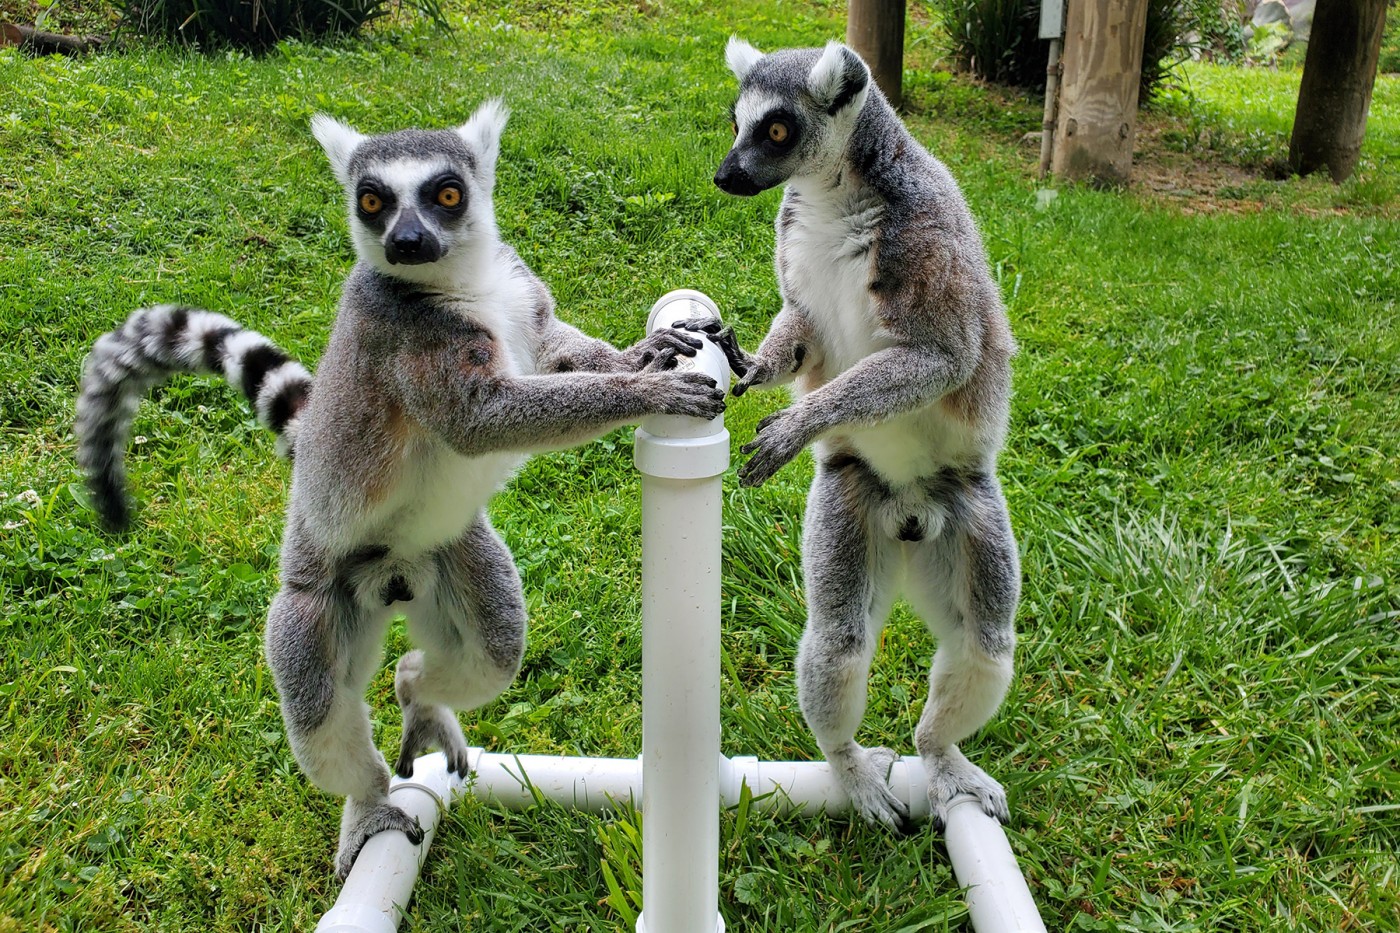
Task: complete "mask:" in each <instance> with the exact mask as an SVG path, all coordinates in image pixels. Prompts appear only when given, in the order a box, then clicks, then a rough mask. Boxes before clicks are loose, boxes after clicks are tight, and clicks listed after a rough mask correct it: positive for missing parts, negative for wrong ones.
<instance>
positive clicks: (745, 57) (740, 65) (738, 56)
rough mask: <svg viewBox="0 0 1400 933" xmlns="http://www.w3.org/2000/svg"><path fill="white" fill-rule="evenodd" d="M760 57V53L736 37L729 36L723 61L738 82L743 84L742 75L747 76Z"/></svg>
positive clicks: (761, 54) (761, 55)
mask: <svg viewBox="0 0 1400 933" xmlns="http://www.w3.org/2000/svg"><path fill="white" fill-rule="evenodd" d="M762 57H763V53H762V52H760V51H759V50H758V49H756V48H754V47H753V46H751V45H749V44H748V43H747V42H745V41H744V40H743V39H740V38H739V37H738V36H730V37H729V44H728V45H726V46H725V47H724V60H725V61H726V62H727V63H728V64H729V70H730V71H732V72H734V77H736V78H738V79H739V81H740V82H743V80H744V75H746V74H748V73H749V69H750V68H752V67H753V66H754V63H755V62H757V61H758V60H759V59H760V58H762Z"/></svg>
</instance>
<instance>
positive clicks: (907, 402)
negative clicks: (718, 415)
mask: <svg viewBox="0 0 1400 933" xmlns="http://www.w3.org/2000/svg"><path fill="white" fill-rule="evenodd" d="M726 58H727V60H728V64H729V67H730V69H731V70H732V71H733V72H734V75H735V76H736V77H737V78H738V79H739V98H738V101H737V103H736V104H735V106H734V110H733V125H734V132H735V140H734V146H733V148H732V149H731V150H730V151H729V154H728V155H726V156H725V158H724V161H723V163H722V164H721V165H720V167H719V171H718V173H717V174H716V175H715V184H717V185H718V186H719V187H720V188H722V189H723V190H725V191H727V192H729V193H730V194H738V195H751V194H756V193H758V192H760V191H764V190H766V189H768V188H772V187H774V186H776V185H780V184H784V183H786V185H787V190H786V193H785V194H784V196H783V202H782V207H781V208H780V209H779V212H778V218H777V249H776V266H777V273H778V280H779V283H780V287H781V291H782V298H783V307H782V310H781V311H780V312H779V314H778V316H777V318H776V319H775V320H774V321H773V324H772V327H771V329H770V330H769V332H768V335H767V337H765V338H764V340H763V342H762V344H761V345H760V346H759V348H758V350H757V351H756V352H755V353H754V354H753V355H749V354H746V353H744V352H743V351H742V350H740V349H739V348H738V345H737V344H736V343H735V342H734V340H733V334H732V331H729V332H725V333H717V332H716V331H717V328H715V327H710V328H709V330H710V331H711V333H712V335H713V336H715V337H716V338H717V339H718V340H719V342H720V343H721V345H722V346H727V347H728V352H729V354H730V357H731V363H732V365H733V367H734V370H735V372H736V373H741V374H742V378H741V379H740V381H739V382H738V383H737V385H736V386H735V388H734V394H735V395H741V394H743V392H744V391H745V390H747V389H749V388H751V387H769V386H776V385H781V384H784V383H788V382H795V391H794V393H793V394H794V396H795V401H794V402H793V404H792V405H791V407H789V408H787V409H784V410H782V411H780V412H777V413H775V414H773V415H769V416H768V417H767V418H765V419H763V420H762V421H761V422H760V423H759V425H758V431H757V434H756V436H755V438H754V440H753V441H752V442H750V443H749V444H747V445H745V446H744V448H743V450H744V451H745V452H749V453H752V454H753V456H752V458H751V459H749V460H748V461H747V462H746V463H745V464H744V465H743V467H742V468H741V470H740V478H741V479H742V481H743V482H744V483H745V484H746V485H750V486H756V485H758V484H760V483H762V482H764V481H765V480H767V479H768V478H769V477H770V476H772V475H773V474H774V473H775V472H777V470H778V469H779V468H780V467H782V466H783V464H785V463H787V462H788V461H789V460H791V459H792V458H793V457H795V456H797V454H798V453H800V452H801V450H802V449H803V448H804V447H806V446H807V445H808V444H813V443H814V444H815V445H816V478H815V479H814V481H813V483H812V488H811V492H810V494H809V497H808V500H807V517H806V525H805V531H804V536H803V564H804V567H803V569H804V574H805V580H806V588H807V601H808V612H809V618H808V621H807V627H806V631H805V633H804V635H803V637H802V642H801V645H800V647H799V651H798V659H797V689H798V698H799V702H800V705H801V707H802V712H803V715H804V716H805V718H806V720H807V723H808V725H809V726H810V727H811V729H812V731H813V733H814V734H815V737H816V739H817V743H818V744H819V745H820V746H821V749H822V752H823V753H824V754H825V755H826V757H827V760H828V761H829V762H830V763H831V765H832V768H833V770H834V771H835V773H836V774H837V776H838V777H839V778H840V780H841V782H842V784H843V785H844V787H845V789H846V790H847V791H848V792H849V793H850V796H851V799H852V801H853V802H854V804H855V806H856V807H857V808H858V810H859V812H860V813H861V814H862V815H863V816H864V817H865V818H866V819H867V820H869V821H872V822H879V823H884V824H887V825H891V826H898V825H901V824H903V823H904V822H905V821H906V819H907V812H906V809H905V807H904V805H903V804H902V803H901V802H900V801H899V800H897V799H896V798H895V796H894V795H893V794H892V793H891V792H890V790H889V787H888V785H887V783H886V778H887V772H888V768H889V766H890V764H891V762H892V760H893V759H894V757H895V753H894V752H893V751H891V750H890V749H887V748H869V749H868V748H862V747H861V746H860V745H858V744H856V741H855V733H856V728H857V726H859V724H860V720H861V717H862V715H863V714H864V711H865V700H866V682H867V678H868V675H869V670H870V664H871V661H872V659H873V657H874V654H875V646H876V642H877V639H878V636H879V633H880V630H881V628H882V627H883V625H884V623H885V619H886V616H887V615H888V613H889V611H890V608H891V606H892V604H893V602H894V600H895V598H896V597H897V596H899V595H901V594H902V595H903V596H905V597H906V598H907V599H908V600H909V601H910V602H911V603H912V604H913V606H914V608H915V609H916V611H918V613H919V614H920V615H921V616H922V617H923V619H924V621H925V624H926V625H927V626H928V627H929V629H930V630H931V632H932V633H933V635H934V636H935V637H936V638H937V639H938V650H937V653H936V654H935V655H934V659H933V666H932V669H931V670H930V672H929V694H928V702H927V704H926V705H925V706H924V711H923V715H922V716H921V717H920V719H919V724H918V727H917V728H916V730H915V733H914V738H915V744H916V746H917V748H918V751H919V754H920V756H921V757H922V759H923V764H924V768H925V770H926V771H927V773H928V779H929V785H928V786H929V800H930V802H931V804H932V809H933V814H934V818H935V820H936V821H937V822H938V823H939V824H940V825H941V824H942V821H943V818H944V817H945V816H946V812H947V810H946V808H947V805H948V802H949V801H950V800H951V799H952V797H953V796H954V795H956V794H959V793H964V792H966V793H971V794H973V795H975V796H976V797H977V799H978V800H979V801H980V803H981V805H982V808H983V809H984V810H986V811H987V812H988V813H989V814H991V815H993V816H996V817H998V818H999V819H1001V820H1003V821H1005V820H1006V819H1008V815H1009V814H1008V810H1007V804H1006V794H1005V792H1004V791H1003V790H1002V788H1001V785H999V784H998V783H997V782H996V781H994V780H993V779H992V778H991V777H989V776H988V775H987V774H986V773H984V772H983V771H982V770H981V769H980V768H978V767H977V766H976V765H974V764H972V763H971V762H969V761H968V760H967V758H965V757H964V756H963V754H962V753H961V752H960V751H959V750H958V747H957V743H958V742H959V741H961V740H962V739H964V738H966V737H967V736H969V735H971V734H972V733H973V732H974V731H975V730H976V729H977V728H979V727H980V726H981V725H982V724H983V723H985V722H986V721H987V720H988V719H989V718H991V716H992V714H993V713H994V712H996V709H997V707H998V706H999V705H1000V704H1001V700H1002V698H1003V696H1004V695H1005V694H1006V690H1007V687H1008V685H1009V684H1010V681H1011V673H1012V652H1013V648H1014V646H1015V640H1016V639H1015V633H1014V629H1013V617H1014V616H1015V613H1016V604H1017V601H1018V599H1019V596H1020V568H1019V563H1018V556H1017V551H1016V542H1015V539H1014V538H1013V537H1012V533H1011V525H1010V522H1009V520H1008V518H1007V512H1006V505H1005V501H1004V500H1003V497H1002V493H1001V487H1000V485H999V484H998V482H997V478H996V473H995V470H996V458H997V453H998V451H999V450H1000V449H1001V446H1002V444H1003V442H1004V440H1005V437H1006V430H1007V419H1008V410H1009V408H1008V406H1009V397H1010V363H1009V361H1010V358H1011V356H1012V354H1013V352H1014V351H1015V343H1014V341H1013V340H1012V337H1011V331H1010V327H1009V325H1008V323H1007V319H1006V313H1005V311H1004V309H1003V307H1002V303H1001V297H1000V295H999V293H998V291H997V286H996V283H995V282H994V281H993V280H992V277H991V275H990V273H989V270H988V267H987V259H986V253H985V251H984V249H983V246H982V240H981V237H980V236H979V234H978V232H977V227H976V224H975V223H974V221H973V218H972V215H971V213H970V212H969V211H968V208H967V204H966V202H965V201H964V200H963V196H962V194H961V192H960V191H959V189H958V186H957V183H956V182H955V181H954V180H953V177H952V176H951V175H950V174H949V172H948V170H947V168H945V167H944V165H943V164H942V163H941V162H939V161H938V160H937V159H935V158H934V157H933V156H931V155H930V154H929V153H928V152H927V151H926V150H925V149H924V147H923V146H921V145H919V143H918V142H917V141H916V140H915V139H914V137H913V136H911V135H910V134H909V131H908V130H907V129H906V128H905V127H904V125H903V123H901V122H900V120H899V118H898V117H897V116H896V115H895V113H894V111H893V110H892V109H891V108H890V105H889V103H888V102H887V101H886V100H885V97H884V96H883V95H882V94H881V93H880V91H879V89H878V88H875V87H873V86H872V83H871V80H870V71H869V69H868V68H867V67H866V65H865V63H864V62H863V61H861V59H860V57H859V56H857V55H856V54H855V53H854V52H852V51H851V50H850V49H848V48H846V47H845V46H843V45H840V44H838V43H834V42H833V43H830V44H828V45H827V46H826V48H825V49H790V50H783V51H777V52H773V53H772V54H769V55H764V54H763V53H761V52H759V51H758V50H757V49H755V48H754V47H753V46H751V45H749V44H748V43H746V42H743V41H740V40H739V39H737V38H735V39H731V40H730V42H729V45H728V48H727V50H726ZM696 326H697V327H699V326H700V325H699V323H698V322H697V324H696Z"/></svg>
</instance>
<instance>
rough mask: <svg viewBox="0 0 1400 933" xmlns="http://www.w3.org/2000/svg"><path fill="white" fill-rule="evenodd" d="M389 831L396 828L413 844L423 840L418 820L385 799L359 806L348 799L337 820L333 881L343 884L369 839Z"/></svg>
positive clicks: (421, 828)
mask: <svg viewBox="0 0 1400 933" xmlns="http://www.w3.org/2000/svg"><path fill="white" fill-rule="evenodd" d="M390 829H397V830H398V831H399V832H401V833H403V834H404V835H405V836H407V837H408V841H409V842H411V843H413V844H414V845H418V844H419V843H421V842H422V841H423V827H422V826H421V825H419V823H418V819H417V817H412V816H409V815H408V814H407V813H405V812H404V811H402V810H400V809H399V808H398V807H396V806H394V805H393V804H392V803H389V802H388V801H387V800H381V801H380V802H379V803H375V804H362V803H360V802H358V801H356V800H355V799H354V798H351V797H347V798H346V800H345V813H344V815H343V816H342V817H341V819H340V850H339V851H338V852H336V855H335V875H336V878H338V879H339V880H341V881H344V880H345V879H346V878H347V877H348V876H349V874H350V869H351V868H354V867H355V859H356V858H358V857H359V855H360V850H361V849H363V848H364V847H365V843H366V842H369V839H370V837H371V836H374V835H377V834H379V833H382V832H384V831H385V830H390Z"/></svg>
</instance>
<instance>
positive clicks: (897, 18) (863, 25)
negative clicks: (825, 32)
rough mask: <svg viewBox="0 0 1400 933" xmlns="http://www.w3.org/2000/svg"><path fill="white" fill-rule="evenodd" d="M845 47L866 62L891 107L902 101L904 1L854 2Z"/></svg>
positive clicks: (866, 0) (875, 0) (851, 7)
mask: <svg viewBox="0 0 1400 933" xmlns="http://www.w3.org/2000/svg"><path fill="white" fill-rule="evenodd" d="M846 44H847V45H849V46H850V47H851V48H853V49H855V50H856V54H857V55H859V56H860V57H861V58H863V59H865V63H866V64H867V65H869V66H870V72H871V74H873V75H874V76H875V84H876V85H877V86H878V87H879V88H880V90H881V91H884V93H885V96H886V97H887V98H889V101H890V106H891V107H898V106H899V105H900V102H901V101H902V99H903V83H904V0H851V3H850V7H849V9H848V10H847V12H846Z"/></svg>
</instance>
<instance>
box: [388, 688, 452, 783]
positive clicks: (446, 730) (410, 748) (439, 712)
mask: <svg viewBox="0 0 1400 933" xmlns="http://www.w3.org/2000/svg"><path fill="white" fill-rule="evenodd" d="M430 748H438V749H441V750H442V753H443V755H445V756H446V757H447V770H448V771H451V772H452V773H453V774H457V775H460V776H462V777H466V776H467V770H468V768H469V762H468V755H467V737H466V735H464V734H463V732H462V724H461V723H459V722H458V721H457V714H456V713H454V712H452V710H450V709H448V708H447V707H446V706H439V705H435V704H431V703H423V702H421V701H419V702H415V703H409V704H407V705H405V706H404V707H403V738H402V739H401V740H400V741H399V760H398V761H397V762H395V764H394V773H395V774H397V775H398V776H399V777H401V778H409V777H413V762H414V759H416V758H417V757H418V756H419V755H421V754H423V753H424V752H426V751H428V749H430Z"/></svg>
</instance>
